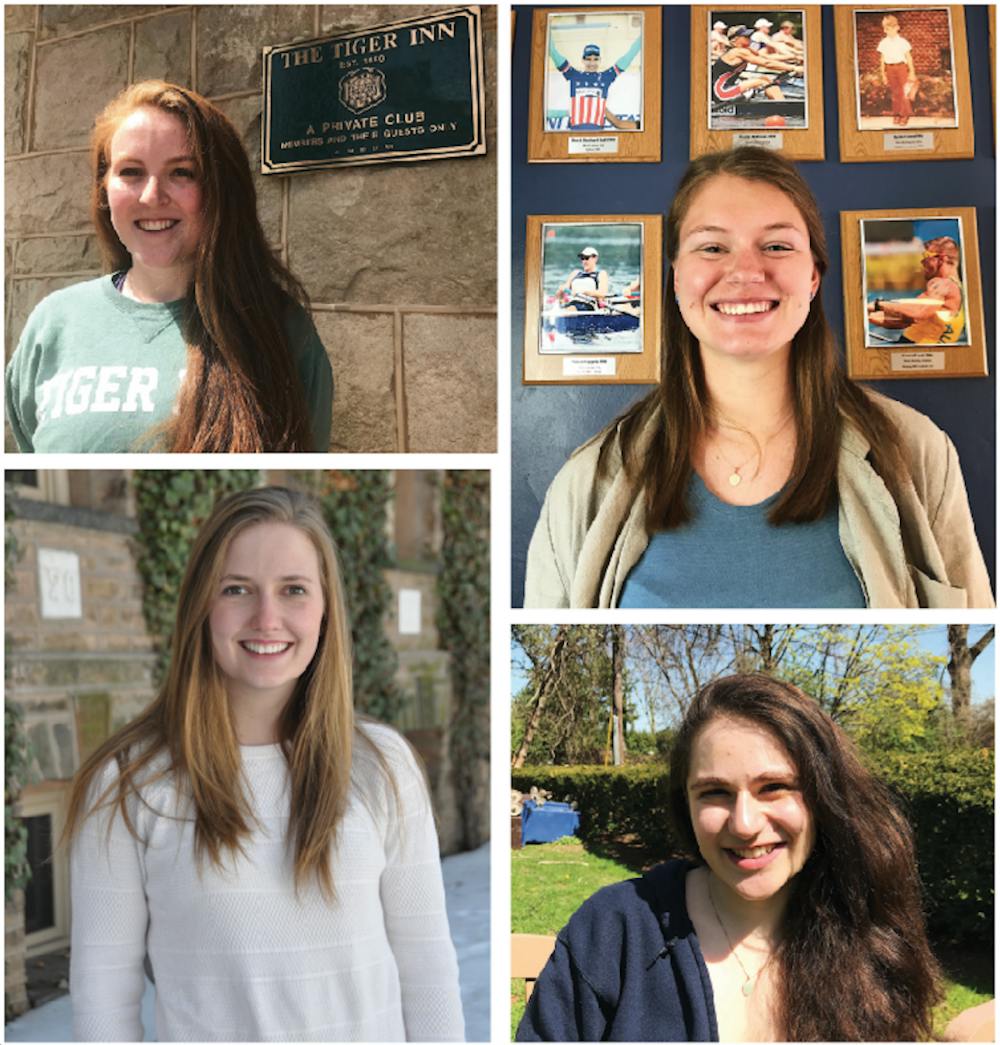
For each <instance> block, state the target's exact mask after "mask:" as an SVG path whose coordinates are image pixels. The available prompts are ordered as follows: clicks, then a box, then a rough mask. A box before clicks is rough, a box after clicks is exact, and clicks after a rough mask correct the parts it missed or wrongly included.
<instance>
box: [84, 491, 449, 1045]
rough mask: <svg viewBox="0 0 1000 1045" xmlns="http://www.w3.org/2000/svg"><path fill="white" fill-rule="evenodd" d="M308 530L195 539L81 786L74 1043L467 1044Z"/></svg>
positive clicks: (430, 906) (336, 581) (421, 836)
mask: <svg viewBox="0 0 1000 1045" xmlns="http://www.w3.org/2000/svg"><path fill="white" fill-rule="evenodd" d="M351 680H352V651H351V638H350V627H349V624H348V621H347V615H346V607H345V604H344V596H343V592H342V591H341V583H340V571H339V567H338V564H337V557H336V552H335V550H334V547H333V543H332V541H331V539H330V534H329V532H328V530H327V528H326V525H325V523H324V521H323V517H322V513H321V510H320V508H319V507H318V506H317V505H316V504H315V503H313V502H312V501H311V500H310V499H309V498H307V497H305V496H304V495H302V494H300V493H296V492H294V491H290V490H285V489H280V488H272V489H263V490H251V491H247V492H243V493H238V494H234V495H232V496H230V497H228V498H226V499H224V500H223V501H221V502H220V503H219V504H218V505H217V506H216V509H215V511H214V513H213V514H212V516H211V517H210V518H209V519H208V521H207V522H206V523H205V524H204V526H203V527H202V530H201V532H200V534H199V535H198V537H197V539H196V541H195V544H194V547H193V548H192V551H191V556H190V559H189V561H188V566H187V570H186V572H185V576H184V580H183V582H182V584H181V588H180V594H179V598H178V605H177V624H176V627H175V630H174V635H173V640H172V644H171V658H170V666H169V669H168V672H167V675H166V678H165V679H164V681H163V684H162V686H161V688H160V692H159V695H158V697H157V699H156V700H155V701H154V702H153V704H152V705H151V706H150V707H149V709H148V710H147V711H145V712H144V713H143V714H142V715H141V716H140V717H139V718H138V719H136V720H135V721H134V722H132V723H131V724H130V725H128V726H126V727H125V728H124V729H122V730H121V731H120V732H119V733H117V734H116V735H115V736H113V737H111V738H110V739H109V740H108V741H107V742H106V743H105V744H103V745H102V746H101V747H100V748H99V749H98V750H97V751H96V752H95V753H94V754H93V755H92V756H91V757H90V758H89V759H88V760H87V762H86V763H85V764H84V765H83V766H82V768H81V769H80V771H79V773H78V774H77V777H76V779H75V781H74V784H73V790H72V794H71V799H70V807H69V812H68V816H67V827H66V835H67V837H68V839H69V841H70V843H71V846H72V848H71V886H72V907H73V918H72V961H71V965H70V993H71V996H72V1001H73V1022H74V1031H75V1037H74V1040H76V1041H140V1040H142V1025H141V1022H140V1004H141V1000H142V995H143V988H144V986H145V982H144V976H143V962H144V958H148V961H149V963H150V964H151V966H152V972H153V974H154V977H155V984H156V994H157V1005H156V1026H157V1040H158V1041H405V1040H422V1041H456V1040H458V1041H460V1040H463V1021H462V1009H461V1001H460V998H459V992H458V968H457V963H456V959H455V951H454V948H453V946H452V942H451V938H450V935H449V931H448V919H447V915H446V912H445V905H444V890H443V886H442V881H441V870H440V862H439V857H438V848H437V833H436V830H435V826H434V817H433V813H432V810H431V806H430V801H429V798H428V795H427V789H426V785H425V782H424V778H423V774H422V772H421V770H420V768H419V767H418V764H417V762H416V760H415V758H414V755H413V752H412V751H411V750H410V748H409V746H408V745H407V744H406V742H405V741H404V740H403V739H402V738H401V737H400V736H399V735H398V734H397V733H395V732H394V731H393V730H392V729H390V728H389V727H388V726H383V725H380V724H377V723H374V722H370V721H361V720H360V719H359V718H358V717H356V716H355V714H354V709H353V699H352V698H353V695H352V681H351Z"/></svg>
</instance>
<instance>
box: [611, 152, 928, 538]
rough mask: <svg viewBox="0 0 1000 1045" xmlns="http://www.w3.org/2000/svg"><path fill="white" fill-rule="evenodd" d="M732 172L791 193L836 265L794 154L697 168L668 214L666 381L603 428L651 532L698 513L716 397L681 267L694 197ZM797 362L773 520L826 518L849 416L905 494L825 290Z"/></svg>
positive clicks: (818, 258) (715, 158)
mask: <svg viewBox="0 0 1000 1045" xmlns="http://www.w3.org/2000/svg"><path fill="white" fill-rule="evenodd" d="M722 174H728V175H731V176H733V177H737V178H744V179H745V180H747V181H755V182H763V183H765V184H767V185H772V186H774V188H776V189H779V190H780V191H781V192H783V193H784V194H785V195H786V196H787V197H788V198H789V200H791V202H792V203H793V204H794V205H795V207H796V209H797V210H798V212H799V214H801V215H802V220H803V221H804V222H805V225H806V229H807V230H808V232H809V244H810V248H811V250H812V256H813V261H814V262H815V264H816V268H817V270H818V271H819V274H820V277H821V278H822V276H823V275H824V274H825V273H826V270H827V268H828V267H829V256H828V253H827V246H826V234H825V232H824V231H823V221H822V218H821V216H820V212H819V207H818V206H817V204H816V200H815V199H814V197H813V195H812V193H811V192H810V191H809V186H808V185H807V184H806V182H805V180H804V179H803V177H802V175H801V174H799V172H798V170H797V169H796V168H795V166H794V165H793V164H792V163H790V162H789V161H788V160H786V159H784V158H783V157H781V156H779V155H778V154H777V153H775V152H772V151H771V150H770V149H761V148H757V147H749V146H748V147H743V148H739V149H733V150H730V151H726V152H717V153H710V154H709V155H706V156H701V157H699V158H698V159H697V160H695V161H694V162H693V163H692V164H691V165H690V166H689V167H688V169H687V171H686V172H685V174H684V177H683V178H682V179H681V183H680V185H679V186H678V189H677V193H676V195H675V196H674V199H673V202H672V204H671V206H670V212H669V214H668V215H667V229H666V254H667V258H668V260H669V266H668V269H667V279H666V293H665V297H664V315H665V324H664V336H663V352H662V357H663V358H662V363H661V372H660V382H659V384H658V386H657V387H656V388H655V389H654V390H653V391H652V392H650V393H649V395H647V396H645V397H644V398H643V399H641V400H640V401H639V402H638V403H636V404H635V405H634V406H632V407H631V408H630V409H629V410H627V411H626V412H625V413H624V414H622V415H621V417H619V418H618V419H617V420H616V421H614V422H613V423H612V424H611V425H609V426H608V428H607V429H606V430H605V431H604V432H603V433H602V435H601V436H599V437H598V438H601V439H602V443H601V451H600V458H599V469H600V471H601V472H602V473H606V472H607V471H608V470H609V468H610V467H611V453H612V450H613V448H614V447H615V446H620V449H621V454H622V462H623V465H624V467H625V470H626V474H627V475H628V477H629V479H630V480H632V481H633V482H635V483H636V485H637V486H638V487H639V489H640V490H641V491H642V493H643V495H644V499H645V504H646V529H647V531H648V532H649V533H653V532H654V531H656V530H660V529H662V530H669V529H674V528H676V527H678V526H681V525H683V524H684V523H686V522H688V521H689V520H690V518H691V510H690V506H689V504H688V486H689V484H690V481H691V475H692V463H691V462H692V454H693V451H694V448H695V446H696V444H697V442H698V440H699V439H700V438H701V437H702V436H703V435H704V434H705V432H706V431H707V430H708V428H709V427H710V425H711V422H712V403H711V397H710V395H709V392H708V388H707V387H706V384H705V374H704V370H703V368H702V363H701V355H700V352H699V348H698V340H697V338H696V337H695V336H694V334H692V332H691V331H690V330H689V329H688V327H687V325H686V324H685V323H684V319H683V317H682V315H681V311H680V308H679V306H678V304H677V301H676V299H675V297H674V292H673V285H674V283H673V279H674V277H673V266H674V263H675V262H676V260H677V253H678V249H679V247H680V230H681V225H682V224H683V222H684V218H685V217H686V215H687V212H688V210H689V208H690V206H691V203H692V201H693V200H694V197H695V196H696V195H697V194H698V193H699V192H700V191H701V189H702V188H704V187H705V185H706V184H707V183H708V182H709V181H711V179H712V178H716V177H718V176H719V175H722ZM790 367H791V374H790V378H791V385H792V397H793V409H794V417H795V430H796V434H797V439H796V445H795V458H794V460H793V462H792V470H791V474H790V475H789V478H788V482H787V483H786V484H785V487H784V489H783V490H782V492H781V495H780V496H779V497H778V499H777V501H776V502H775V504H774V506H773V507H772V508H771V510H770V512H769V514H768V520H769V521H770V522H771V523H773V524H775V525H778V524H780V523H786V522H808V521H813V520H816V519H820V518H822V517H823V515H824V514H825V513H826V511H827V510H828V509H829V508H830V506H831V505H832V504H833V503H834V498H835V497H836V495H837V459H838V455H839V451H840V439H841V432H842V427H843V424H844V421H845V419H846V420H848V421H850V422H852V423H853V424H854V425H855V426H856V427H857V428H858V429H859V430H860V431H861V433H862V435H864V436H865V438H866V439H867V440H868V442H869V444H870V445H871V457H872V463H873V464H874V466H875V469H876V471H878V473H879V474H880V475H881V477H882V479H883V481H884V482H885V483H886V484H887V485H888V487H889V489H890V491H892V492H893V493H895V492H896V491H897V489H898V484H899V483H901V482H903V481H905V477H906V476H907V475H908V471H907V469H906V466H905V463H904V461H903V457H902V453H901V451H900V448H899V435H898V433H897V431H896V428H895V426H894V425H893V423H892V421H891V420H890V418H889V417H888V416H887V415H886V414H885V412H884V411H883V410H882V409H881V407H879V405H878V404H877V403H876V402H875V401H874V400H873V399H872V398H871V397H870V396H869V395H868V394H867V393H865V392H864V391H863V390H862V389H861V388H860V387H859V386H858V385H856V384H854V382H853V381H851V380H850V379H849V378H848V377H847V375H846V374H845V373H844V369H843V365H842V363H841V361H840V355H839V352H838V349H837V345H836V342H835V341H834V338H833V334H832V332H831V330H830V328H829V326H828V324H827V321H826V316H825V315H824V313H823V299H822V295H821V294H819V293H817V294H816V296H815V297H814V298H813V300H812V301H811V303H810V305H809V314H808V315H807V316H806V320H805V323H803V325H802V328H801V329H800V330H799V331H798V333H797V334H796V335H795V337H794V338H793V340H792V351H791V361H790ZM650 427H651V428H652V433H651V435H652V437H651V439H650V440H649V442H648V443H646V442H645V440H644V438H640V437H641V436H643V433H645V432H646V431H647V429H649V428H650ZM643 445H644V446H645V451H644V452H643V450H642V449H641V446H643Z"/></svg>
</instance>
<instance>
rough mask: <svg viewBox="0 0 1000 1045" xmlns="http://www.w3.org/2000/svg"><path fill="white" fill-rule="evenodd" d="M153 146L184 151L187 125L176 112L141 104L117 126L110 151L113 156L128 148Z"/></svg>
mask: <svg viewBox="0 0 1000 1045" xmlns="http://www.w3.org/2000/svg"><path fill="white" fill-rule="evenodd" d="M153 147H156V148H167V149H179V150H181V151H183V152H187V151H188V150H189V148H190V142H189V136H188V129H187V125H186V124H185V123H184V121H183V120H182V119H181V118H180V116H178V115H177V114H176V113H172V112H167V111H166V110H165V109H161V108H159V107H158V106H155V105H140V106H138V107H137V108H135V109H133V110H132V111H131V112H130V113H129V114H128V115H127V116H125V117H124V118H123V119H122V120H121V122H120V123H119V124H118V126H117V128H116V129H115V132H114V134H113V135H112V136H111V142H110V152H111V155H112V156H114V155H116V154H119V153H121V152H123V151H125V150H127V149H136V148H153Z"/></svg>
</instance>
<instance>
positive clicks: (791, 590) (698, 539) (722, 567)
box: [618, 474, 866, 609]
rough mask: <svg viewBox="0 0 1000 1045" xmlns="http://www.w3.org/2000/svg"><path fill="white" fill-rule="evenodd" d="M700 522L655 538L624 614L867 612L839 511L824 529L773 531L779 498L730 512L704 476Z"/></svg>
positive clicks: (632, 578)
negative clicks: (712, 610) (656, 611)
mask: <svg viewBox="0 0 1000 1045" xmlns="http://www.w3.org/2000/svg"><path fill="white" fill-rule="evenodd" d="M688 496H689V497H690V501H691V510H692V514H693V519H692V520H691V522H689V523H687V524H686V525H684V526H682V527H680V528H679V529H676V530H667V531H665V532H662V533H656V534H653V536H652V537H651V538H650V541H649V545H648V547H647V548H646V550H645V552H643V555H642V558H641V559H640V560H639V561H638V562H637V563H636V564H635V566H634V567H633V568H632V572H631V573H630V574H629V575H628V577H627V578H626V580H625V584H624V587H623V588H622V593H621V598H620V600H619V602H618V605H619V606H620V607H622V608H628V609H638V608H644V609H649V608H654V607H655V608H661V607H663V608H668V609H670V608H681V607H684V608H692V607H699V608H735V609H745V608H750V607H754V608H761V609H781V608H786V607H787V608H796V607H799V608H801V607H815V608H817V609H856V608H863V607H864V606H865V605H866V603H865V596H864V590H863V588H862V587H861V582H860V581H859V580H858V577H857V574H855V572H854V568H853V567H852V566H851V564H850V562H848V560H847V556H846V555H845V554H844V549H843V547H842V546H841V543H840V532H839V521H838V506H837V505H836V504H834V505H833V507H832V508H831V509H830V510H829V511H828V512H827V513H826V515H824V516H823V518H822V519H819V520H818V521H817V522H811V523H785V524H784V525H782V526H772V525H771V524H770V523H769V522H768V521H767V515H768V512H769V511H770V510H771V508H772V506H773V505H774V504H775V502H776V501H777V499H778V497H779V494H774V495H773V496H772V497H769V498H768V499H767V500H766V501H761V502H760V504H753V505H747V506H744V505H734V504H726V503H725V502H724V501H720V500H719V498H718V497H716V496H715V495H714V494H713V493H712V492H711V491H710V490H709V489H708V487H707V486H705V483H704V482H703V481H702V479H701V477H700V476H699V475H697V474H696V475H694V476H693V477H692V480H691V486H690V489H689V492H688Z"/></svg>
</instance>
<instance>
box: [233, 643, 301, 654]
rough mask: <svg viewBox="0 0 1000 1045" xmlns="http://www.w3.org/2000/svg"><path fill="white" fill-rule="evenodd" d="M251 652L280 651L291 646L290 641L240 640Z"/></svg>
mask: <svg viewBox="0 0 1000 1045" xmlns="http://www.w3.org/2000/svg"><path fill="white" fill-rule="evenodd" d="M240 645H241V646H242V647H243V648H244V649H247V650H249V651H250V652H251V653H282V652H283V651H284V650H286V649H288V647H289V646H291V643H290V642H241V643H240Z"/></svg>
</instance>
